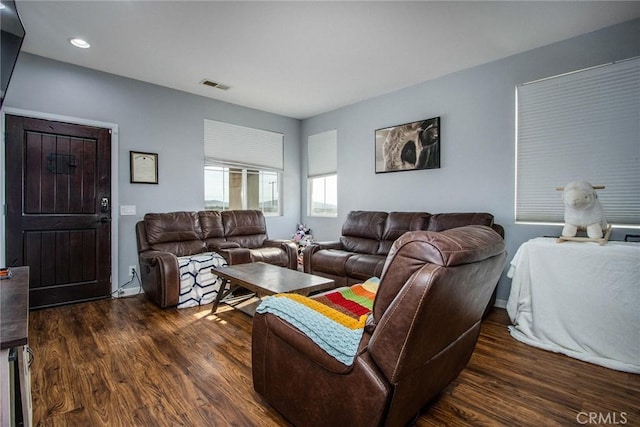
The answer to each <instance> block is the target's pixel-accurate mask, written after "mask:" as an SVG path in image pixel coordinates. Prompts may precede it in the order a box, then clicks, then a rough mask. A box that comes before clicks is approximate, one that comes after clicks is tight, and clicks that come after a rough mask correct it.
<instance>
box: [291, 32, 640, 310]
mask: <svg viewBox="0 0 640 427" xmlns="http://www.w3.org/2000/svg"><path fill="white" fill-rule="evenodd" d="M416 54H421V55H422V54H428V49H427V48H425V51H424V52H419V53H416ZM452 55H455V52H452ZM639 55H640V19H635V20H632V21H628V22H626V23H622V24H619V25H616V26H613V27H609V28H606V29H603V30H599V31H596V32H593V33H589V34H585V35H582V36H579V37H576V38H572V39H569V40H566V41H562V42H558V43H555V44H552V45H549V46H545V47H541V48H538V49H535V50H531V51H528V52H525V53H522V54H518V55H514V56H511V57H508V58H505V59H502V60H498V61H494V62H491V63H487V64H484V65H480V66H477V67H474V68H470V69H467V70H463V71H460V72H457V73H454V74H450V75H447V76H444V77H441V78H437V79H434V80H430V81H427V82H425V83H422V84H419V85H416V86H412V87H409V88H406V89H403V90H399V91H396V92H393V93H390V94H387V95H383V96H380V97H377V98H375V99H369V100H366V101H363V102H360V103H357V104H353V105H350V106H347V107H344V108H341V109H338V110H335V111H331V112H329V113H326V114H322V115H318V116H315V117H312V118H309V119H307V120H304V121H303V123H302V141H303V143H302V152H301V154H302V159H303V161H302V169H303V170H302V176H303V177H306V175H307V171H306V156H307V151H306V141H307V138H308V136H309V135H313V134H316V133H319V132H324V131H327V130H332V129H336V130H337V134H338V156H337V157H338V217H337V218H318V217H315V218H313V217H309V216H307V212H306V208H304V207H303V214H302V218H303V222H304V223H306V224H307V225H308V226H309V227H310V228H311V230H312V233H313V235H314V238H315V239H316V240H333V239H335V238H337V237H338V236H339V235H340V230H341V225H342V223H343V222H344V219H345V217H346V216H347V213H348V212H349V211H351V210H359V209H360V210H381V211H417V210H419V211H427V212H432V213H437V212H458V211H474V212H480V211H484V212H491V213H493V214H494V216H495V220H496V222H497V223H499V224H502V225H503V226H504V227H505V236H506V237H505V240H506V245H507V250H508V252H509V259H511V258H512V257H513V255H514V254H515V252H516V251H517V249H518V247H519V246H520V244H522V243H523V242H525V241H527V240H529V239H531V238H534V237H539V236H545V235H558V234H559V233H560V231H561V227H560V226H551V225H524V224H515V215H514V193H515V190H514V188H515V182H514V177H515V87H516V85H517V84H520V83H525V82H529V81H533V80H537V79H541V78H545V77H550V76H554V75H558V74H562V73H566V72H570V71H574V70H580V69H583V68H587V67H591V66H595V65H600V64H604V63H607V62H610V61H615V60H621V59H626V58H631V57H635V56H639ZM390 56H392V55H391V54H390ZM389 60H392V59H389ZM433 60H434V61H440V60H443V61H446V58H433ZM402 66H410V64H402ZM363 78H366V76H363ZM437 116H439V117H440V118H441V124H440V129H441V135H440V140H441V168H440V169H431V170H418V171H408V172H395V173H383V174H376V173H375V172H374V157H375V155H374V131H375V130H376V129H380V128H386V127H389V126H394V125H398V124H403V123H409V122H413V121H417V120H422V119H428V118H431V117H437ZM541 126H544V123H541ZM567 161H571V160H570V159H567ZM588 176H589V175H588V171H585V178H586V179H588ZM564 184H566V183H563V182H559V183H558V185H564ZM302 192H303V196H302V200H306V197H307V189H306V186H304V185H303V186H302ZM558 203H561V200H560V198H558ZM626 233H632V234H633V233H635V234H639V232H638V230H628V229H616V230H614V232H613V234H612V238H613V239H622V238H624V235H625V234H626ZM506 270H507V268H506V267H505V272H506ZM510 285H511V280H510V279H508V278H506V277H505V274H503V277H502V279H501V281H500V284H499V287H498V294H497V297H498V299H501V300H507V299H508V297H509V289H510Z"/></svg>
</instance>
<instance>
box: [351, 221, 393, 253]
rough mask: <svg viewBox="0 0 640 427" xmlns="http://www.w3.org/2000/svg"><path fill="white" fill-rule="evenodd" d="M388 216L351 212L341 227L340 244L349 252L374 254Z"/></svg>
mask: <svg viewBox="0 0 640 427" xmlns="http://www.w3.org/2000/svg"><path fill="white" fill-rule="evenodd" d="M387 216H388V214H387V213H386V212H375V211H351V212H349V214H348V215H347V219H346V220H345V222H344V224H343V225H342V236H340V243H342V246H343V247H344V248H345V249H346V250H347V251H350V252H357V253H361V254H370V255H373V254H376V253H377V252H378V248H379V246H380V240H382V234H383V233H384V226H385V222H386V220H387Z"/></svg>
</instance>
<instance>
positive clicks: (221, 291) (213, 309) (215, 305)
mask: <svg viewBox="0 0 640 427" xmlns="http://www.w3.org/2000/svg"><path fill="white" fill-rule="evenodd" d="M227 285H229V288H231V285H230V284H229V281H228V280H227V279H222V285H221V286H220V289H218V295H216V299H215V301H213V305H212V306H211V314H214V313H215V312H216V311H218V306H219V305H220V301H222V298H223V297H224V295H225V293H224V290H225V289H226V287H227Z"/></svg>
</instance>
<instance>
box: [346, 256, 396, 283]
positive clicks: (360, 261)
mask: <svg viewBox="0 0 640 427" xmlns="http://www.w3.org/2000/svg"><path fill="white" fill-rule="evenodd" d="M386 259H387V257H386V256H385V255H369V254H354V255H353V256H351V257H349V259H347V262H346V264H345V272H346V274H347V276H349V277H351V278H354V279H357V280H362V281H365V280H367V279H368V278H370V277H372V276H375V277H380V276H381V275H382V268H383V267H384V262H385V260H386Z"/></svg>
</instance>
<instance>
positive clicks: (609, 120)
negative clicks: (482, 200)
mask: <svg viewBox="0 0 640 427" xmlns="http://www.w3.org/2000/svg"><path fill="white" fill-rule="evenodd" d="M516 92H517V96H516V98H517V131H516V138H517V140H516V221H517V222H549V223H562V222H563V221H564V205H563V203H562V198H561V196H562V192H561V191H556V187H561V186H564V185H565V184H567V183H569V182H571V181H574V180H584V181H588V182H590V183H591V184H592V185H604V186H605V187H606V188H605V189H604V190H598V197H599V199H600V202H601V203H602V205H603V208H604V211H605V217H606V219H607V221H608V222H609V223H611V224H614V225H624V226H638V225H640V59H639V58H634V59H630V60H626V61H621V62H617V63H614V64H608V65H604V66H599V67H594V68H590V69H586V70H582V71H578V72H574V73H569V74H563V75H560V76H556V77H551V78H548V79H544V80H538V81H534V82H531V83H526V84H523V85H520V86H518V87H517V88H516Z"/></svg>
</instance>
